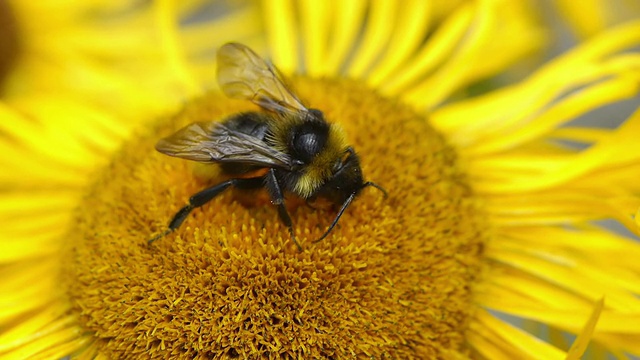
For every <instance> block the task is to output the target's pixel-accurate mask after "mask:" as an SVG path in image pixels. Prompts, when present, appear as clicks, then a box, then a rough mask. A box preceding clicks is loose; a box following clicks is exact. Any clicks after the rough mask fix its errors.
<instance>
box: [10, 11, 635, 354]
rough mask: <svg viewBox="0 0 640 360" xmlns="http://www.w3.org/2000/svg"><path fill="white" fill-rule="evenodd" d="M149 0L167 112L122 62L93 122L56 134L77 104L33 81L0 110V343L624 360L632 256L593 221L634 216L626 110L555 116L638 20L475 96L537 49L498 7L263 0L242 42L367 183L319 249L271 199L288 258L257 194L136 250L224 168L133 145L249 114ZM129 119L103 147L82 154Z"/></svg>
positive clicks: (601, 89) (604, 94)
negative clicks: (37, 126)
mask: <svg viewBox="0 0 640 360" xmlns="http://www.w3.org/2000/svg"><path fill="white" fill-rule="evenodd" d="M507 3H508V5H509V6H505V5H506V4H507ZM159 4H160V5H158V9H159V10H157V12H156V16H158V19H160V20H161V21H159V23H160V24H161V27H160V30H159V31H160V34H162V37H161V43H163V44H165V45H166V46H165V47H164V48H163V49H164V51H165V52H166V53H167V58H168V59H171V61H169V62H170V64H171V65H170V66H169V67H168V68H166V69H164V71H166V72H169V73H168V74H164V73H157V72H158V71H161V69H155V70H154V72H156V73H154V76H157V79H160V81H167V84H166V88H168V89H174V88H178V89H182V90H183V91H182V92H181V93H182V94H183V95H184V94H186V96H189V98H188V100H187V101H186V102H185V104H184V105H183V107H182V109H181V110H180V111H177V112H175V113H171V112H170V109H169V110H165V111H167V112H166V113H164V114H160V115H159V114H158V113H159V112H160V110H162V109H159V108H158V107H157V105H155V106H154V105H150V103H152V102H153V101H151V100H153V98H154V97H155V96H158V98H157V99H158V101H162V100H163V99H165V98H164V97H163V95H162V92H160V91H158V90H156V91H151V90H153V89H151V88H150V87H147V86H145V84H148V83H150V81H149V80H148V79H146V78H145V77H146V76H150V74H149V72H146V71H141V72H140V75H139V77H140V78H141V79H140V80H138V81H137V82H139V83H140V84H139V86H136V85H137V84H136V83H135V82H132V83H128V85H127V86H122V87H120V88H119V89H120V90H121V91H123V94H122V97H123V98H125V97H129V96H131V97H133V98H139V97H141V98H144V99H147V100H148V101H144V102H140V103H139V104H138V108H137V110H134V109H133V107H134V106H133V103H131V102H130V103H128V104H130V105H131V108H132V109H131V110H132V111H131V112H130V113H129V115H128V116H126V117H121V118H120V117H118V116H119V115H120V112H119V111H118V110H111V109H110V107H109V106H107V105H108V104H97V105H94V104H93V102H89V103H88V104H86V105H85V106H84V107H83V108H89V109H90V110H91V112H90V113H89V114H91V115H94V116H90V117H87V118H86V119H87V121H83V122H82V124H81V125H75V126H74V127H71V126H69V125H68V124H70V122H69V116H70V114H72V116H73V117H77V116H78V115H83V113H80V112H78V111H75V110H76V109H75V108H73V107H71V106H69V103H70V101H62V99H58V98H55V99H56V101H50V102H49V103H48V105H49V107H48V109H49V112H48V113H47V114H48V115H49V116H48V117H47V122H46V123H45V124H43V127H42V129H41V130H46V131H41V132H42V133H43V134H44V135H46V136H44V137H34V136H32V134H33V131H32V127H33V124H31V123H30V120H28V119H25V118H23V117H21V115H20V113H19V112H17V111H15V112H10V111H7V112H6V114H3V116H4V117H5V119H9V120H11V121H3V124H5V125H4V127H5V128H6V129H7V132H8V133H9V134H10V135H11V136H5V137H4V138H2V142H1V143H0V144H2V148H3V150H4V151H5V154H7V155H10V156H5V158H3V161H4V164H3V168H4V169H6V171H5V172H4V174H3V175H2V179H3V184H7V185H6V186H5V189H6V190H5V193H4V196H3V199H2V202H0V204H1V207H0V209H2V214H3V218H5V219H9V220H10V221H7V222H6V223H5V224H3V226H2V232H3V235H2V243H1V244H2V250H3V251H1V252H0V253H1V254H2V255H3V257H2V263H3V264H4V265H3V266H2V268H1V270H0V271H2V276H1V277H0V279H3V280H1V281H0V287H2V292H0V294H1V296H2V298H1V299H2V303H3V304H4V305H5V306H3V308H2V309H3V312H2V313H1V315H2V317H1V318H0V324H2V327H0V329H2V330H1V332H0V344H1V345H0V354H2V355H3V356H6V357H7V358H26V357H39V358H53V359H55V358H59V357H61V356H64V355H68V354H71V355H75V356H78V357H86V358H93V357H99V358H105V357H107V358H167V357H176V358H177V357H183V358H205V357H212V358H219V357H225V356H226V357H243V358H266V357H271V358H281V357H292V358H294V357H295V358H364V357H368V358H465V357H479V358H529V357H534V358H541V359H548V358H562V357H568V358H577V357H579V356H580V355H581V354H582V353H583V351H584V349H585V348H586V345H587V344H588V343H589V342H590V343H591V344H592V345H591V346H592V349H593V350H592V351H593V354H594V355H599V354H604V353H607V352H609V353H612V354H615V355H618V356H624V354H625V353H628V354H634V355H638V354H640V348H639V347H638V346H639V345H638V343H639V342H638V341H636V340H637V338H638V334H639V333H640V325H639V324H640V321H638V318H639V317H640V301H639V300H638V297H637V295H638V293H640V289H639V288H638V284H640V282H639V281H638V280H639V279H638V278H639V274H640V268H639V265H638V263H637V261H636V259H637V258H638V255H640V248H639V247H638V244H637V243H636V242H635V241H634V240H633V238H632V235H621V234H620V232H619V231H613V230H610V229H609V228H608V227H605V226H604V225H606V224H603V223H602V222H601V220H607V219H608V220H609V221H615V222H616V223H617V224H622V225H624V226H625V228H626V229H628V230H630V231H632V232H634V233H637V224H636V219H637V217H636V213H637V210H638V206H639V205H640V199H638V197H637V195H638V193H639V190H640V189H638V187H639V185H638V184H637V181H635V179H636V177H635V174H637V173H638V171H639V170H640V156H639V155H638V152H637V151H634V150H635V148H636V139H635V134H637V133H638V130H639V129H638V127H639V126H640V113H637V112H634V113H632V114H631V115H629V117H628V118H627V119H626V121H624V122H623V123H622V124H621V125H620V126H619V127H617V128H614V129H609V128H604V127H594V126H587V125H583V124H581V122H580V119H579V118H580V117H581V115H583V114H587V113H590V112H594V111H596V110H597V109H599V108H602V107H604V106H606V105H609V104H615V103H618V102H621V101H623V100H625V99H628V98H632V97H633V96H635V94H636V93H637V87H638V85H637V84H638V83H639V82H638V80H639V79H638V77H639V75H640V73H639V71H638V69H639V67H638V65H639V62H638V58H637V55H636V53H634V52H633V51H632V49H633V48H634V47H635V46H637V44H638V43H639V42H640V24H638V23H631V24H628V25H626V26H623V27H619V28H616V29H613V30H611V31H609V32H606V33H604V34H601V35H600V36H598V37H596V38H594V39H593V40H591V41H589V42H588V43H585V44H584V45H582V46H580V47H578V48H576V49H574V50H572V51H570V52H567V53H566V54H563V55H562V56H560V57H558V58H557V59H554V60H553V61H551V62H549V63H548V64H546V65H545V66H543V67H542V68H540V69H539V70H537V71H536V72H535V73H533V74H531V75H530V76H528V77H527V78H526V79H523V80H522V81H519V82H516V83H513V84H510V85H507V86H503V87H501V88H498V89H496V90H493V91H486V88H487V86H486V83H487V82H488V81H489V80H487V79H488V78H490V77H492V76H494V75H497V74H500V73H502V72H503V71H504V69H505V67H507V66H508V65H511V64H513V63H514V62H516V61H517V60H518V59H521V58H523V57H524V56H526V55H529V54H531V53H533V52H534V51H535V50H536V49H537V48H539V47H540V46H541V44H542V43H543V42H544V35H543V31H542V30H541V29H539V28H538V27H537V26H536V21H535V19H532V18H531V17H530V15H529V14H530V13H529V11H528V10H529V9H527V7H526V6H525V4H523V3H519V2H515V1H508V2H507V1H499V0H493V1H475V2H465V1H462V2H459V4H458V5H457V6H455V7H452V8H449V9H446V10H439V11H435V9H432V8H431V7H430V5H429V3H427V2H421V1H416V2H412V3H411V4H407V5H404V6H402V7H400V6H399V3H396V2H371V3H366V2H355V1H354V2H351V1H350V2H342V3H340V4H338V3H334V4H329V3H326V2H313V1H304V2H300V3H296V4H295V5H294V4H293V3H292V2H289V1H265V2H264V3H263V4H262V12H261V13H262V14H263V15H264V18H263V20H262V22H263V23H264V26H265V39H266V44H267V46H266V47H265V48H264V49H262V48H261V47H260V46H258V47H256V50H257V51H258V52H260V53H262V54H264V55H265V56H266V54H267V53H268V54H269V55H270V57H271V58H272V59H273V61H274V63H275V64H276V65H278V67H279V69H280V70H281V71H282V72H283V73H284V74H285V75H288V79H289V81H290V85H291V87H292V89H295V92H296V93H297V94H298V95H299V97H300V98H301V99H302V101H303V102H304V103H305V104H306V105H308V106H310V107H313V108H318V109H321V110H322V111H323V112H324V114H325V116H326V118H327V119H329V121H331V122H335V123H338V124H340V126H341V127H342V128H343V129H344V132H345V136H346V138H347V140H348V142H349V144H351V145H353V147H354V148H355V149H356V151H357V152H358V153H359V154H360V158H361V162H362V164H361V165H362V171H363V173H364V174H365V176H366V178H367V179H368V180H372V181H375V182H376V183H377V184H380V185H381V186H383V187H384V188H385V189H386V191H387V192H388V195H389V196H388V198H386V199H385V198H384V197H383V196H380V194H379V193H377V192H375V191H373V190H375V189H372V191H368V190H365V191H363V192H362V194H360V195H359V197H358V198H357V199H356V200H355V201H354V202H353V204H352V205H351V206H350V207H349V208H348V209H347V210H346V211H345V213H344V215H343V217H342V218H341V220H340V223H339V225H340V226H339V227H338V228H336V229H334V231H333V232H332V233H331V234H330V236H328V237H327V238H326V239H325V240H323V241H322V242H318V243H314V242H313V240H314V239H317V238H318V236H319V235H321V234H322V232H323V231H324V229H325V228H326V226H327V225H328V223H330V221H331V219H332V218H333V216H335V211H334V210H332V209H331V207H326V208H325V207H318V208H316V209H313V208H309V207H308V206H306V205H305V203H304V201H299V199H296V198H294V197H291V198H287V205H288V211H289V212H290V213H291V215H292V216H291V217H292V219H293V222H294V224H295V231H296V236H297V238H298V240H299V242H300V243H301V245H302V247H303V250H302V251H298V249H297V248H296V246H295V244H293V242H292V239H291V237H290V236H289V234H288V232H287V231H286V227H285V226H284V225H283V224H281V223H280V222H279V220H278V216H277V212H276V211H275V210H274V209H273V208H272V207H271V206H270V204H269V198H268V196H265V194H262V193H255V194H253V193H252V194H248V195H247V194H246V193H245V192H243V191H231V192H228V193H223V194H222V195H220V196H218V197H216V198H215V199H214V200H213V201H211V202H210V203H209V204H207V205H205V206H203V207H201V208H200V209H198V210H196V211H194V212H193V213H192V214H191V216H190V217H188V218H187V219H186V220H185V222H184V224H183V225H182V226H181V227H180V228H178V229H177V230H176V231H175V232H174V233H172V234H170V235H168V236H166V237H164V238H162V239H159V240H158V241H156V242H155V243H154V244H152V245H151V246H149V245H148V244H147V241H148V240H149V239H150V238H151V237H152V236H154V235H156V234H158V233H161V232H162V231H164V230H165V229H166V226H167V222H168V221H169V220H170V219H171V217H172V216H173V215H174V214H175V212H176V211H178V210H179V209H180V208H181V207H182V206H184V205H185V203H186V202H187V201H188V199H189V196H191V195H192V194H194V193H195V192H197V191H199V190H201V189H203V188H205V187H207V186H209V185H213V184H216V183H217V182H220V181H221V180H222V179H223V178H224V175H223V174H220V173H219V172H217V171H216V169H215V168H213V169H212V168H211V167H204V166H199V165H198V164H191V163H189V162H187V161H184V160H181V159H171V158H167V157H166V156H163V155H162V154H158V153H156V152H155V151H154V150H153V146H154V144H155V143H156V142H157V140H158V139H160V138H162V137H164V136H167V135H170V134H171V133H172V132H174V131H176V130H177V129H179V128H181V127H183V126H185V125H188V124H190V123H193V122H197V121H212V120H216V119H223V118H225V117H227V116H231V115H233V114H237V113H239V112H243V111H255V110H256V108H255V106H253V105H252V104H251V103H250V102H249V101H239V100H231V99H228V98H226V97H225V96H223V95H221V94H219V93H218V92H217V91H215V90H214V91H211V92H206V93H199V91H198V89H199V88H204V87H205V86H210V85H211V84H213V83H215V81H214V77H213V72H212V71H211V70H209V69H205V68H204V67H203V63H202V58H201V57H199V56H193V57H191V56H185V54H195V53H199V52H200V50H202V49H208V47H207V45H206V44H205V43H203V42H206V41H210V40H208V39H206V38H205V37H203V36H202V37H193V38H192V40H190V41H184V42H181V41H176V39H179V38H182V39H184V37H183V35H182V32H183V31H188V25H184V27H186V28H187V29H184V28H183V27H180V26H176V24H177V23H178V22H179V20H180V16H179V14H176V13H175V12H174V11H171V8H170V7H169V6H168V5H167V3H165V2H160V3H159ZM330 5H331V6H330ZM436 14H438V15H437V16H436ZM171 16H173V17H174V18H173V19H171ZM390 19H392V21H390ZM171 20H172V21H171ZM218 21H224V19H223V18H220V17H217V18H216V20H211V21H209V22H210V23H211V24H214V23H216V22H218ZM232 23H233V22H229V23H228V24H232ZM211 26H213V25H211ZM246 27H247V24H246V23H245V22H242V21H238V22H237V23H236V26H235V27H230V28H229V30H236V31H237V33H238V34H241V33H242V31H243V29H244V28H246ZM232 33H234V31H232ZM216 41H217V40H216ZM257 42H258V44H259V43H260V42H259V41H257ZM181 44H184V45H182V46H181ZM144 49H145V48H142V49H141V50H142V51H144ZM194 49H196V50H195V51H194ZM149 51H151V50H149ZM107 69H108V68H107ZM125 70H126V69H125ZM120 71H124V70H123V69H121V68H118V69H117V71H116V70H113V73H114V74H113V75H114V76H116V75H117V74H118V73H119V72H120ZM125 73H126V72H125ZM176 74H177V75H176ZM194 74H197V76H194ZM110 76H111V73H109V76H104V78H103V79H104V81H107V83H106V84H105V85H100V87H98V89H101V88H104V87H107V88H109V86H108V85H109V84H110V83H109V82H108V81H109V78H110ZM120 76H122V75H120ZM120 78H121V77H116V79H120ZM194 79H198V81H194ZM147 81H149V82H147ZM94 85H95V86H96V87H97V86H98V85H96V84H94ZM159 85H165V84H162V83H159ZM478 89H480V90H478ZM145 91H146V92H145ZM140 92H145V93H143V94H141V93H140ZM158 93H160V94H159V95H158ZM177 93H179V92H175V93H174V95H175V94H177ZM470 94H474V95H473V96H471V95H470ZM76 95H77V94H76ZM164 96H166V94H165V95H164ZM180 100H181V99H178V100H176V99H174V100H172V102H171V104H175V103H176V102H178V101H180ZM147 106H148V107H147ZM72 110H73V111H72ZM145 111H146V112H147V113H146V114H145ZM114 114H115V115H114ZM84 115H86V113H85V114H84ZM98 115H102V116H98ZM136 117H140V118H136ZM144 120H147V121H149V124H148V126H146V127H142V128H137V129H136V130H134V135H133V136H131V137H130V138H129V139H128V140H126V141H124V142H123V143H122V145H121V147H120V149H119V150H117V151H113V150H111V148H112V147H111V145H108V146H105V145H104V143H105V139H112V141H110V142H108V143H109V144H111V143H112V142H115V141H116V140H113V139H114V138H115V139H118V136H119V133H118V131H117V130H114V129H130V123H140V122H141V121H144ZM72 130H75V131H72ZM107 130H109V131H111V132H109V131H107ZM127 131H129V130H127ZM122 132H125V130H123V131H122ZM109 136H110V137H109ZM121 137H124V136H121ZM104 157H108V158H109V159H110V161H109V164H108V165H107V166H104V167H102V168H101V169H100V170H98V171H96V172H94V173H92V174H90V170H91V169H93V168H94V167H95V165H94V163H95V162H96V159H101V158H104ZM87 183H89V185H87ZM79 193H83V194H84V195H83V196H82V197H79V196H78V194H79ZM74 209H75V210H74ZM603 298H604V299H605V301H604V302H603V301H602V299H603ZM512 317H516V318H518V319H521V320H522V326H521V327H516V326H515V325H513V323H514V321H510V322H509V321H506V320H510V318H512ZM505 318H509V319H506V320H505ZM539 330H542V331H539ZM568 334H577V335H578V337H577V339H576V340H575V341H574V342H573V346H569V344H568V341H567V340H566V338H567V337H566V336H567V335H568ZM542 339H544V340H542Z"/></svg>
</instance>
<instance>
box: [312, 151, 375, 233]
mask: <svg viewBox="0 0 640 360" xmlns="http://www.w3.org/2000/svg"><path fill="white" fill-rule="evenodd" d="M333 170H334V173H333V176H332V177H331V178H330V179H329V181H327V182H326V183H325V184H324V185H323V186H322V187H321V188H320V189H319V191H318V195H319V196H322V197H324V198H326V199H327V200H329V201H331V202H333V203H334V204H336V205H340V210H339V211H338V215H336V217H335V219H334V220H333V223H331V225H330V226H329V228H328V229H327V231H326V232H325V233H324V234H323V235H322V236H321V237H320V238H319V239H318V240H316V241H315V242H318V241H320V240H322V239H324V238H325V237H327V235H329V233H330V232H331V230H332V229H333V228H334V227H335V226H336V224H337V223H338V220H340V217H341V216H342V214H343V213H344V211H345V210H346V209H347V207H348V206H349V204H351V202H352V201H353V199H355V197H356V196H357V195H358V194H359V193H360V191H362V189H364V188H366V187H368V186H373V187H375V188H376V189H378V190H380V191H382V193H383V194H384V196H385V197H387V192H386V191H385V190H384V189H383V188H382V187H381V186H379V185H377V184H375V183H373V182H371V181H367V182H365V181H364V178H363V176H362V169H361V168H360V159H359V158H358V155H356V153H355V151H353V148H351V147H349V148H347V150H346V151H345V153H344V156H343V157H342V158H340V159H338V160H337V161H336V164H335V166H334V169H333Z"/></svg>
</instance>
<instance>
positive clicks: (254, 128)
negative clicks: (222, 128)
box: [220, 112, 269, 175]
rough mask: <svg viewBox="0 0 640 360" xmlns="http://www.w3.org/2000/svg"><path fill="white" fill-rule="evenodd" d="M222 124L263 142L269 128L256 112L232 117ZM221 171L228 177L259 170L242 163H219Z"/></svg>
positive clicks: (263, 116) (263, 117)
mask: <svg viewBox="0 0 640 360" xmlns="http://www.w3.org/2000/svg"><path fill="white" fill-rule="evenodd" d="M223 122H224V124H225V125H226V126H227V127H228V128H230V129H232V130H235V131H238V132H241V133H244V134H247V135H250V136H253V137H255V138H258V139H260V140H262V141H264V140H265V137H266V134H267V132H268V130H269V126H268V124H267V122H266V119H265V115H264V114H261V113H257V112H246V113H240V114H237V115H233V116H231V117H229V118H228V119H226V120H224V121H223ZM220 167H221V168H222V171H224V172H225V173H227V174H229V175H242V174H246V173H249V172H253V171H256V170H259V169H261V167H258V166H252V165H247V164H242V163H221V164H220Z"/></svg>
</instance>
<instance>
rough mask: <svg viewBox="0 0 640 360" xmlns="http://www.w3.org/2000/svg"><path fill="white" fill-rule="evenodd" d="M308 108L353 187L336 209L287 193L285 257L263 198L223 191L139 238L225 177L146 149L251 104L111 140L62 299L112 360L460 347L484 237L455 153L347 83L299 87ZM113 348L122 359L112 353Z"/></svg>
mask: <svg viewBox="0 0 640 360" xmlns="http://www.w3.org/2000/svg"><path fill="white" fill-rule="evenodd" d="M294 84H295V85H296V90H297V93H298V94H299V95H300V97H301V98H302V100H303V102H305V103H306V104H308V105H309V106H310V107H313V108H318V109H321V110H322V111H323V112H324V114H325V117H326V118H327V119H328V121H330V122H336V123H340V124H341V126H342V127H343V128H344V131H345V133H346V138H347V140H348V143H349V144H350V145H352V146H353V147H354V149H355V150H356V151H357V152H358V154H359V156H360V159H361V166H362V171H363V174H364V177H365V179H366V180H371V181H375V182H376V183H377V184H379V185H381V186H383V187H384V188H385V189H386V191H387V192H388V193H389V197H388V198H386V199H385V198H384V197H383V196H382V194H381V193H380V192H379V191H378V190H377V189H375V188H373V187H368V188H366V189H364V190H363V191H362V192H361V194H360V195H359V196H358V197H357V198H356V199H355V200H354V202H353V203H352V204H351V206H350V207H349V208H348V209H347V210H346V212H345V213H344V215H343V216H342V218H341V219H340V223H339V226H337V227H336V228H335V229H334V230H333V232H332V233H331V234H330V235H329V236H328V237H327V238H326V239H325V240H323V241H322V242H318V243H314V242H313V240H315V239H317V238H318V237H319V236H320V235H321V234H322V233H323V231H324V230H325V229H326V228H327V226H328V225H329V224H330V223H331V221H332V220H333V218H334V217H335V215H336V209H335V208H331V207H327V206H320V207H315V208H312V207H309V206H307V205H306V204H305V202H304V201H303V200H300V199H296V198H295V197H294V196H289V197H287V208H288V210H289V213H290V214H291V218H292V220H293V224H294V227H295V229H296V233H297V238H298V241H299V242H300V244H301V245H302V247H303V251H302V252H299V251H298V250H297V248H296V247H295V245H294V244H293V243H292V241H291V238H290V236H289V233H288V231H287V228H286V226H284V225H283V224H282V223H281V222H280V221H279V219H278V211H277V209H276V207H275V206H273V205H272V204H271V203H270V202H269V197H268V195H267V194H266V192H265V191H264V190H257V191H255V192H251V193H247V191H246V190H238V189H236V190H231V191H227V192H224V193H222V194H221V195H220V196H217V197H216V198H214V199H213V200H212V201H211V202H210V203H208V204H206V205H204V206H203V207H201V208H198V209H196V210H194V211H193V212H192V214H191V215H190V216H189V217H187V219H186V221H185V222H184V224H182V226H181V227H180V228H179V229H178V230H176V231H175V232H174V233H172V234H169V235H167V236H166V237H164V238H161V239H159V240H158V241H156V242H154V243H153V244H151V245H148V244H147V240H148V239H150V238H152V237H153V236H154V235H156V234H158V233H160V232H162V231H163V230H164V229H166V226H167V223H168V222H169V220H170V219H171V218H172V216H173V215H174V214H175V212H176V211H177V210H179V209H180V208H181V207H183V206H184V205H185V204H186V203H187V202H188V199H189V197H190V196H191V195H192V194H194V193H196V192H198V191H199V190H202V189H204V188H206V187H207V186H211V185H213V184H216V183H218V182H221V181H223V180H224V179H227V178H228V177H225V175H224V174H222V173H221V172H220V171H219V169H218V166H217V165H204V164H197V163H193V162H190V161H187V160H183V159H176V158H171V157H167V156H165V155H162V154H160V153H158V152H156V151H155V150H154V145H155V143H156V142H157V141H158V140H159V139H160V138H163V137H166V136H167V135H169V134H171V133H173V132H174V131H176V130H177V129H179V128H181V127H183V126H185V125H187V124H189V123H192V122H197V121H211V120H217V119H224V118H225V117H227V116H229V115H231V114H235V113H238V112H240V111H255V110H256V108H255V106H254V105H252V104H251V103H250V102H248V101H236V100H229V99H227V98H225V97H223V96H221V95H217V94H210V95H206V96H204V97H203V98H201V99H198V100H195V101H192V102H190V103H189V104H187V105H186V107H185V108H184V110H183V111H182V112H181V113H180V114H178V115H177V116H175V117H173V118H171V119H169V120H166V121H162V122H160V123H159V124H158V125H157V127H156V128H154V129H149V131H148V133H147V134H144V135H141V136H140V137H139V138H137V139H135V141H132V142H130V143H128V144H126V145H125V146H124V148H123V149H122V151H121V152H120V153H119V154H118V155H116V156H115V158H114V160H113V162H112V164H111V165H110V166H109V167H108V168H107V169H105V170H104V171H103V173H102V174H101V175H100V176H99V178H98V179H97V181H96V182H95V185H94V186H93V188H92V190H91V191H90V193H89V194H88V196H86V198H85V200H84V202H83V203H82V204H81V205H80V209H79V211H78V216H77V221H76V224H75V227H74V229H72V231H71V239H70V240H71V241H70V244H72V247H73V250H72V254H73V255H72V261H71V266H70V268H69V271H70V274H69V275H70V276H69V278H71V279H72V281H71V283H70V285H69V286H70V294H71V297H72V299H73V302H74V304H75V307H76V309H77V311H78V313H80V314H81V316H80V319H81V322H82V324H83V325H84V327H86V328H87V329H88V330H90V331H91V332H93V333H94V334H95V337H96V338H97V339H98V344H99V346H100V347H101V351H103V352H104V353H106V354H109V355H111V356H112V357H116V358H117V357H123V354H127V355H128V356H134V355H135V356H138V357H139V356H143V355H144V356H147V357H154V356H157V357H167V356H184V357H188V358H194V357H200V356H211V357H218V356H238V357H242V358H246V357H252V358H268V357H278V358H279V357H281V356H291V357H296V358H297V357H302V358H345V357H349V358H351V357H354V356H357V357H361V356H367V357H369V356H372V357H375V358H381V357H389V358H408V357H415V356H417V355H419V356H420V357H424V358H430V357H441V355H442V354H443V353H444V352H445V351H447V352H448V351H464V331H465V329H466V326H467V323H468V319H469V318H470V316H471V315H472V314H473V311H474V309H473V306H472V305H471V301H470V298H471V294H470V288H471V287H472V284H473V283H474V282H475V280H476V278H477V276H478V273H479V269H480V257H481V249H482V245H483V243H484V242H485V241H486V237H485V229H486V225H485V223H484V221H483V220H482V219H483V216H482V215H481V213H480V210H479V209H478V205H477V201H476V199H475V197H474V195H473V192H472V190H471V189H470V187H469V186H468V183H467V180H466V178H465V176H464V173H463V172H462V171H461V170H460V168H459V165H458V164H457V162H456V153H455V151H454V149H452V148H451V147H450V146H448V145H447V144H446V142H445V141H444V140H443V138H442V136H441V135H439V134H438V133H437V132H436V131H435V130H434V129H433V128H431V127H430V126H429V124H428V122H427V120H426V119H425V118H423V117H421V116H419V115H417V114H416V113H415V112H413V111H412V110H411V109H409V108H407V107H405V106H403V105H400V104H398V103H396V102H394V101H390V100H387V99H384V98H382V97H380V96H379V95H377V94H375V93H373V92H372V91H370V90H369V89H367V88H366V87H364V86H362V85H359V84H355V83H352V82H347V81H328V80H322V81H320V80H309V79H297V80H296V81H295V82H294ZM123 351H126V352H125V353H123Z"/></svg>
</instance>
